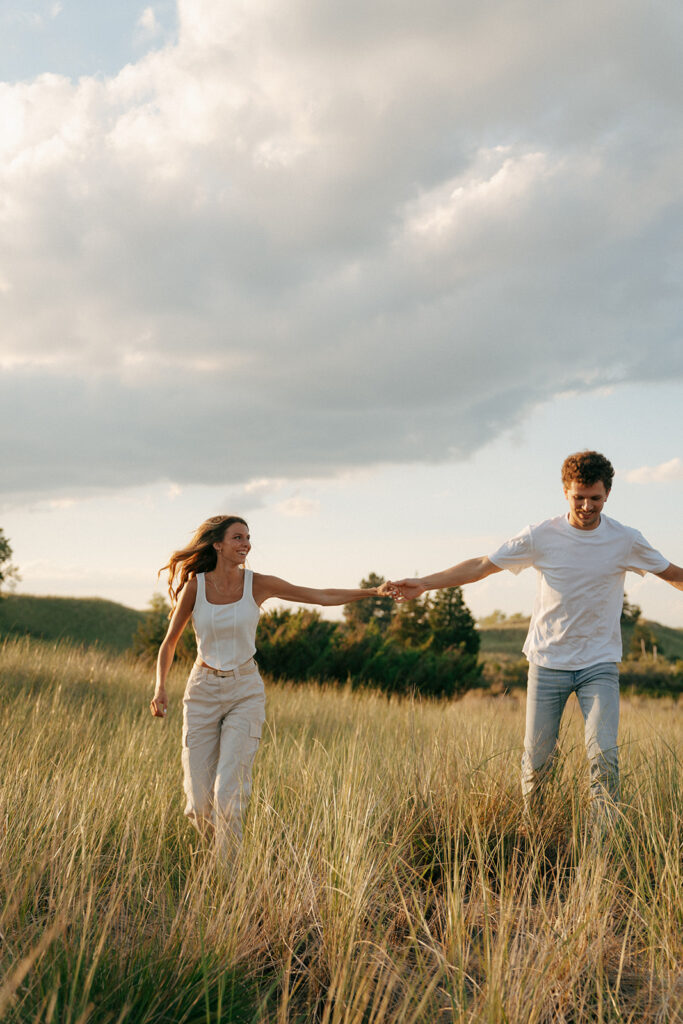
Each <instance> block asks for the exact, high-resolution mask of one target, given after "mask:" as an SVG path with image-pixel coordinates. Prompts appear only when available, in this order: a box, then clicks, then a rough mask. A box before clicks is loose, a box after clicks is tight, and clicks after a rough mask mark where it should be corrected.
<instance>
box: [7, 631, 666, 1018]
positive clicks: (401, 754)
mask: <svg viewBox="0 0 683 1024" xmlns="http://www.w3.org/2000/svg"><path fill="white" fill-rule="evenodd" d="M0 672H1V674H2V680H3V688H2V703H1V705H0V716H1V719H0V720H1V727H2V733H3V743H2V746H1V748H0V765H1V767H0V770H1V772H2V779H3V785H2V788H1V790H0V804H1V806H0V821H2V832H1V834H0V948H1V949H2V977H1V978H0V1019H2V1020H3V1021H8V1022H10V1024H16V1022H22V1024H23V1022H29V1021H30V1022H38V1021H40V1022H46V1024H52V1022H63V1024H87V1022H89V1021H92V1022H98V1024H99V1022H104V1021H111V1022H112V1024H124V1022H129V1024H162V1022H167V1024H171V1022H173V1024H180V1022H206V1024H210V1022H218V1021H223V1022H243V1024H246V1022H253V1024H256V1022H272V1024H285V1022H292V1024H294V1022H301V1024H308V1022H314V1021H315V1022H317V1021H319V1022H321V1024H322V1022H324V1024H342V1022H344V1024H381V1022H399V1021H400V1022H406V1024H410V1022H426V1024H432V1022H438V1021H457V1022H489V1024H495V1022H503V1021H505V1022H508V1024H518V1022H519V1024H551V1022H552V1024H557V1022H566V1024H570V1022H571V1024H579V1022H589V1021H590V1022H608V1021H609V1022H613V1021H618V1022H622V1021H623V1022H627V1021H628V1022H633V1024H636V1022H638V1024H641V1022H650V1021H651V1022H662V1024H664V1022H667V1024H672V1022H675V1021H677V1020H681V1019H683V1017H682V1014H683V977H682V975H681V964H682V963H683V935H682V924H683V876H682V870H681V859H680V850H681V839H682V838H683V837H682V834H681V832H682V824H683V820H682V817H681V816H682V813H683V812H682V801H681V781H682V780H681V764H680V761H679V759H678V756H677V752H680V750H681V741H682V740H683V723H682V722H681V716H680V714H672V709H673V703H672V701H670V700H666V699H665V700H661V701H646V700H641V701H625V702H624V707H623V718H622V733H621V736H622V744H623V751H622V766H623V789H624V803H623V806H622V808H621V814H620V820H619V823H618V827H617V829H616V832H615V833H614V835H613V837H612V839H611V841H610V842H607V843H604V844H601V843H600V839H599V836H597V835H596V834H595V833H594V832H592V831H591V829H590V827H589V826H588V824H587V820H586V815H585V810H584V797H585V785H586V779H585V770H584V766H583V752H582V737H581V729H580V727H579V721H578V714H577V710H576V708H574V709H573V710H572V713H571V714H570V715H569V716H568V721H567V728H566V732H565V735H564V737H563V748H564V751H565V756H566V765H565V774H564V776H563V781H562V783H561V785H560V788H559V790H558V793H557V797H556V798H555V800H554V801H553V802H552V803H551V805H550V806H549V808H548V815H547V819H546V820H545V821H544V822H543V823H542V825H541V828H540V830H539V832H538V833H533V832H532V833H531V834H528V832H527V831H526V830H525V829H524V827H523V821H522V808H521V804H520V798H519V795H518V762H519V755H520V742H521V738H522V732H523V714H524V710H523V709H524V703H523V695H521V696H520V698H519V699H518V698H516V697H504V698H498V699H495V698H492V697H482V696H479V697H477V696H475V695H469V696H467V697H465V698H464V699H463V700H461V701H459V702H454V703H438V702H429V703H414V702H410V701H408V700H402V701H399V700H392V701H388V700H386V699H385V698H383V697H381V696H378V695H377V694H373V693H363V692H358V691H356V692H352V691H350V690H348V689H319V688H316V687H315V686H311V685H305V686H299V687H288V686H279V687H269V688H268V727H267V729H266V731H265V734H264V742H263V744H262V747H261V750H260V752H259V755H258V757H257V761H256V769H255V780H254V794H253V800H252V805H251V809H250V813H249V817H248V820H247V823H246V830H245V843H244V848H243V852H242V855H241V857H240V859H239V861H238V862H237V863H235V864H232V865H224V864H220V863H216V862H215V860H214V859H213V858H212V854H211V852H210V851H207V850H206V849H204V848H202V847H201V845H199V843H198V841H197V840H196V839H195V837H194V833H193V832H192V830H191V829H190V827H189V826H188V825H187V824H186V823H185V821H184V820H183V816H182V799H181V797H182V790H181V773H180V763H179V762H180V758H179V753H180V750H179V746H180V718H181V707H180V697H181V694H182V687H183V679H182V678H181V677H180V676H179V675H175V676H174V677H173V679H172V682H171V693H172V698H173V701H172V706H171V710H170V714H169V719H168V720H167V721H164V722H160V721H154V720H152V718H151V717H150V715H149V712H148V709H147V703H148V698H149V695H150V673H149V670H143V669H141V668H140V667H139V666H135V665H134V664H132V663H130V662H127V661H126V660H125V659H123V658H117V657H112V656H107V655H105V654H104V653H103V652H101V651H98V650H95V649H91V650H89V651H83V650H76V649H70V648H69V647H66V646H64V645H62V646H56V645H50V644H40V643H35V642H33V643H32V642H29V641H16V640H9V641H7V642H6V643H5V645H4V646H3V648H2V650H1V651H0Z"/></svg>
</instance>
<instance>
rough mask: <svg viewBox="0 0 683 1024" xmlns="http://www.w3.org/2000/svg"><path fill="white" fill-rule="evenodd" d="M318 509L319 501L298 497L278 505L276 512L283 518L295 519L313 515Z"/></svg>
mask: <svg viewBox="0 0 683 1024" xmlns="http://www.w3.org/2000/svg"><path fill="white" fill-rule="evenodd" d="M319 508H320V502H319V501H314V500H313V499H311V498H300V497H294V498H287V500H286V501H283V502H281V503H280V504H279V505H278V510H279V511H280V512H281V513H282V515H283V516H294V517H296V518H301V517H305V516H312V515H315V513H316V512H317V511H318V509H319Z"/></svg>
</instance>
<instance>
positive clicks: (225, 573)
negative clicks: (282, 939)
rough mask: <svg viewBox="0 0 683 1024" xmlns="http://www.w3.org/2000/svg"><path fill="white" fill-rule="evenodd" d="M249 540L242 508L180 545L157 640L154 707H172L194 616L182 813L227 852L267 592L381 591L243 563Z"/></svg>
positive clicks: (303, 596)
mask: <svg viewBox="0 0 683 1024" xmlns="http://www.w3.org/2000/svg"><path fill="white" fill-rule="evenodd" d="M250 549H251V544H250V540H249V527H248V526H247V524H246V522H245V520H244V519H241V518H240V517H239V516H213V517H212V518H211V519H207V520H206V522H205V523H202V525H201V526H200V527H199V529H198V530H197V532H196V533H195V535H194V537H193V538H192V541H191V542H190V544H189V546H188V547H186V548H183V549H182V550H181V551H175V552H174V553H173V554H172V555H171V558H170V560H169V562H168V565H165V566H164V568H163V569H162V570H161V572H163V571H164V569H168V574H169V587H168V589H169V593H170V595H171V604H172V607H173V612H172V616H171V622H170V624H169V627H168V632H167V633H166V637H165V639H164V641H163V643H162V644H161V647H160V649H159V657H158V660H157V678H156V689H155V691H154V697H153V698H152V701H151V704H150V708H151V711H152V714H153V715H154V716H155V717H156V718H163V717H164V715H165V714H166V711H167V709H168V697H167V695H166V677H167V675H168V671H169V669H170V667H171V664H172V662H173V655H174V653H175V649H176V645H177V643H178V640H179V638H180V636H181V634H182V632H183V630H184V629H185V626H186V625H187V623H188V621H189V620H190V617H192V623H193V626H194V631H195V634H196V637H197V661H196V662H195V664H194V666H193V668H192V671H191V673H190V677H189V679H188V682H187V688H186V690H185V696H184V698H183V754H182V760H183V772H184V788H185V795H186V797H187V804H186V807H185V814H186V815H187V816H188V818H189V819H190V820H191V821H192V822H193V824H194V825H195V826H196V827H197V828H198V830H199V831H200V832H202V833H211V834H215V836H216V841H217V844H218V847H219V849H221V851H222V852H228V851H229V850H230V849H231V848H233V849H234V848H235V847H236V846H237V845H238V844H239V842H240V840H241V838H242V817H243V813H244V811H245V810H246V806H247V803H248V800H249V796H250V794H251V765H252V762H253V760H254V756H255V754H256V750H257V748H258V745H259V740H260V738H261V728H262V725H263V721H264V718H265V694H264V690H263V682H262V680H261V677H260V675H259V672H258V667H257V665H256V663H255V661H254V654H255V651H256V646H255V638H256V626H257V624H258V619H259V615H260V606H261V605H262V604H263V602H264V601H267V600H268V598H270V597H279V598H281V599H282V600H284V601H300V602H303V603H304V604H319V605H339V604H347V603H348V602H350V601H358V600H360V599H361V598H364V597H374V596H376V595H377V588H376V587H370V588H368V589H367V590H315V589H313V588H311V587H296V586H294V585H293V584H291V583H287V582H285V580H281V579H278V577H277V576H264V575H263V574H262V573H254V572H251V570H250V569H245V568H244V561H245V559H246V557H247V555H248V554H249V551H250Z"/></svg>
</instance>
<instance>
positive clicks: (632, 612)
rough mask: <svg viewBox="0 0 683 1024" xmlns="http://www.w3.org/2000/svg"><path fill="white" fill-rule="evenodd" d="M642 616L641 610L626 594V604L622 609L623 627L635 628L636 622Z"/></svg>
mask: <svg viewBox="0 0 683 1024" xmlns="http://www.w3.org/2000/svg"><path fill="white" fill-rule="evenodd" d="M640 616H641V610H640V608H639V607H638V605H637V604H631V602H630V601H629V599H628V598H627V596H626V594H624V604H623V606H622V609H621V624H622V626H635V624H636V622H637V621H638V619H639V618H640Z"/></svg>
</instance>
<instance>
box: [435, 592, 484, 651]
mask: <svg viewBox="0 0 683 1024" xmlns="http://www.w3.org/2000/svg"><path fill="white" fill-rule="evenodd" d="M426 619H427V625H428V627H429V629H430V631H431V644H430V646H431V647H432V649H433V650H435V651H447V650H450V649H458V650H462V651H465V652H466V653H467V654H477V653H478V652H479V644H480V637H479V631H478V630H477V626H476V623H475V621H474V618H473V616H472V613H471V611H470V610H469V608H468V607H467V605H466V604H465V601H464V599H463V596H462V589H461V588H460V587H447V588H446V589H444V590H437V591H436V592H435V593H434V596H433V597H431V598H430V599H429V600H428V602H427V606H426Z"/></svg>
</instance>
